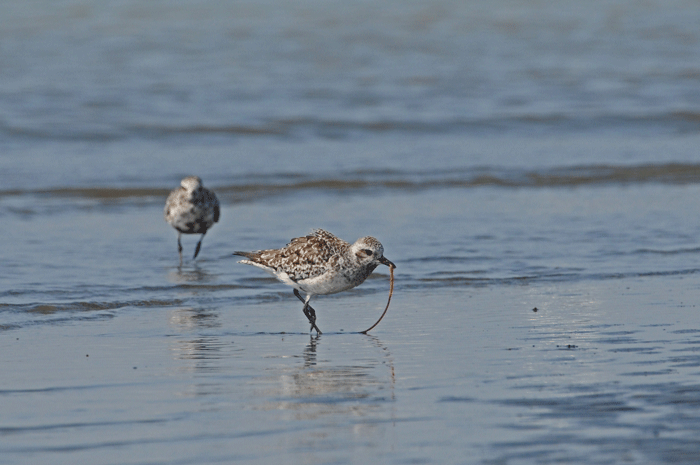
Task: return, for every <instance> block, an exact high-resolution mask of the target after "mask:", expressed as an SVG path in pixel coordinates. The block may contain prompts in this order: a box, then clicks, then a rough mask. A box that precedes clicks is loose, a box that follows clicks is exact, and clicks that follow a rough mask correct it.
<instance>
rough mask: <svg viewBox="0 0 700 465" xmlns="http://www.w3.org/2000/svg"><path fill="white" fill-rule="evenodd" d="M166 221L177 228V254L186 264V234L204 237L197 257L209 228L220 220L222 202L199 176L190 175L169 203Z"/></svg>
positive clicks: (199, 243) (175, 191)
mask: <svg viewBox="0 0 700 465" xmlns="http://www.w3.org/2000/svg"><path fill="white" fill-rule="evenodd" d="M164 214H165V221H167V222H168V224H170V226H172V227H173V228H175V229H177V251H178V253H179V254H180V262H182V243H181V242H180V237H181V236H182V234H201V235H202V237H200V238H199V242H197V247H196V248H195V250H194V257H192V258H193V259H194V258H197V255H199V249H200V248H201V247H202V239H204V235H205V234H206V233H207V231H208V230H209V228H211V227H212V226H213V224H214V223H216V222H217V221H219V199H217V198H216V195H215V194H214V192H212V191H210V190H209V189H207V188H206V187H204V186H203V185H202V180H201V179H199V177H198V176H187V177H186V178H184V179H183V180H182V181H180V187H178V188H177V189H174V190H173V191H172V192H171V193H170V195H168V199H167V200H166V201H165V211H164Z"/></svg>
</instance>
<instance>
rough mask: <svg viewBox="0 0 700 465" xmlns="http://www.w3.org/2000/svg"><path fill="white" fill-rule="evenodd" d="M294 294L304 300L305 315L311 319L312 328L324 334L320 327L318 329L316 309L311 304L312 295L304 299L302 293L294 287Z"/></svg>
mask: <svg viewBox="0 0 700 465" xmlns="http://www.w3.org/2000/svg"><path fill="white" fill-rule="evenodd" d="M294 295H295V296H297V298H298V299H299V300H301V301H302V302H304V308H303V312H304V315H306V318H307V319H308V320H309V323H311V330H314V329H315V330H316V333H318V334H323V333H322V332H321V330H320V329H318V326H316V311H315V310H314V309H313V307H312V306H311V305H309V300H311V296H309V297H307V298H306V299H304V298H303V297H302V296H301V294H299V290H298V289H294Z"/></svg>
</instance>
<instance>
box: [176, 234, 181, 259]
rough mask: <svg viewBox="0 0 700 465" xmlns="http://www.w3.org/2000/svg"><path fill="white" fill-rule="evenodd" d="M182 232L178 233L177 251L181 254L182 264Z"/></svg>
mask: <svg viewBox="0 0 700 465" xmlns="http://www.w3.org/2000/svg"><path fill="white" fill-rule="evenodd" d="M181 236H182V233H177V253H178V254H180V265H182V243H181V242H180V237H181Z"/></svg>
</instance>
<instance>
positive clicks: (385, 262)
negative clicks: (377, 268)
mask: <svg viewBox="0 0 700 465" xmlns="http://www.w3.org/2000/svg"><path fill="white" fill-rule="evenodd" d="M379 263H381V264H382V265H386V266H388V267H389V268H396V265H394V263H393V262H392V261H391V260H389V259H387V258H385V257H382V258H380V259H379Z"/></svg>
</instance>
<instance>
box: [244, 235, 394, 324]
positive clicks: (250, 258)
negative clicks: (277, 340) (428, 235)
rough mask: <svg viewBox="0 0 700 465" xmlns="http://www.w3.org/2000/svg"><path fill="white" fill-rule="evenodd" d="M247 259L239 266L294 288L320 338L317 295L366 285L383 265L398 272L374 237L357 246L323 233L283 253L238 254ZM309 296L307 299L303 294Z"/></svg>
mask: <svg viewBox="0 0 700 465" xmlns="http://www.w3.org/2000/svg"><path fill="white" fill-rule="evenodd" d="M234 255H240V256H242V257H245V258H246V260H241V261H240V262H239V263H245V264H247V265H253V266H257V267H258V268H262V269H263V270H265V271H267V272H268V273H270V274H271V275H273V276H275V277H276V278H277V279H279V280H280V281H282V282H283V283H285V284H287V285H289V286H292V287H293V288H294V295H295V296H297V298H298V299H299V300H301V301H302V302H304V308H303V311H304V315H306V318H308V320H309V323H311V329H312V330H313V329H315V330H316V332H317V333H318V334H321V330H319V329H318V326H316V312H315V310H314V309H313V308H312V307H311V306H310V305H309V301H310V300H311V297H313V296H315V295H327V294H335V293H336V292H341V291H345V290H348V289H352V288H353V287H355V286H358V285H360V284H362V283H363V282H364V280H365V279H367V277H368V276H369V275H370V274H372V271H374V269H375V268H376V267H377V266H379V264H383V265H386V266H388V267H390V268H395V267H396V265H394V264H393V263H392V262H391V261H389V260H387V259H386V258H384V247H383V246H382V244H381V243H380V242H379V241H378V240H377V239H375V238H374V237H371V236H366V237H361V238H359V239H358V240H356V241H355V243H354V244H350V243H348V242H345V241H344V240H342V239H340V238H338V237H336V236H334V235H333V234H331V233H329V232H328V231H324V230H323V229H316V230H314V231H313V234H311V235H308V236H305V237H297V238H295V239H292V240H291V242H290V243H289V244H287V245H286V246H285V247H283V248H281V249H268V250H258V251H255V252H239V251H237V252H234ZM300 291H301V292H303V293H304V294H306V298H305V299H304V298H303V297H302V296H301V295H300V293H299V292H300Z"/></svg>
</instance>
